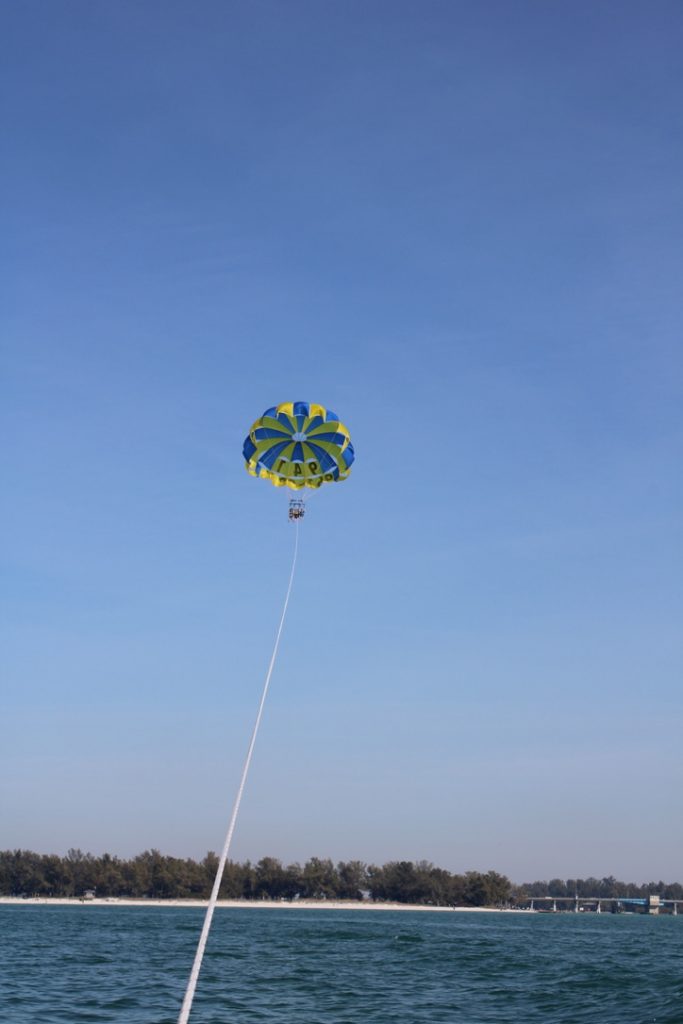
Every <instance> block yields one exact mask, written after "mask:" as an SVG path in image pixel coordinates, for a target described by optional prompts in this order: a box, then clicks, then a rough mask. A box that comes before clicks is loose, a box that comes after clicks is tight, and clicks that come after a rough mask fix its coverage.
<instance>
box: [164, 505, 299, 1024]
mask: <svg viewBox="0 0 683 1024" xmlns="http://www.w3.org/2000/svg"><path fill="white" fill-rule="evenodd" d="M295 526H296V531H295V533H296V536H295V539H294V556H293V558H292V568H291V571H290V573H289V583H288V585H287V594H286V596H285V603H284V605H283V607H282V615H281V616H280V624H279V626H278V628H277V635H276V637H275V645H274V647H273V653H272V655H271V658H270V664H269V665H268V672H267V673H266V679H265V682H264V684H263V692H262V694H261V703H260V704H259V708H258V713H257V715H256V721H255V722H254V728H253V730H252V734H251V740H250V741H249V748H248V750H247V756H246V758H245V759H244V766H243V768H242V776H241V778H240V784H239V789H238V790H237V796H236V798H235V804H234V806H233V809H232V815H231V817H230V824H229V825H228V832H227V835H226V837H225V843H224V844H223V851H222V853H221V856H220V860H219V862H218V868H217V870H216V878H215V880H214V883H213V889H212V890H211V896H210V898H209V905H208V906H207V908H206V915H205V917H204V925H203V927H202V932H201V935H200V936H199V942H198V944H197V952H196V953H195V957H194V963H193V964H192V970H191V971H190V977H189V980H188V983H187V989H186V991H185V998H184V999H183V1005H182V1007H181V1009H180V1015H179V1017H178V1024H187V1021H188V1020H189V1017H190V1011H191V1009H192V1000H193V999H194V993H195V989H196V988H197V979H198V978H199V972H200V970H201V966H202V960H203V958H204V950H205V948H206V941H207V939H208V937H209V930H210V928H211V920H212V918H213V912H214V910H215V909H216V902H217V900H218V892H219V889H220V887H221V881H222V880H223V871H224V870H225V864H226V861H227V859H228V852H229V850H230V843H231V842H232V834H233V832H234V831H235V822H236V821H237V815H238V814H239V809H240V803H241V802H242V793H243V792H244V787H245V784H246V781H247V775H248V774H249V766H250V764H251V756H252V754H253V752H254V746H255V745H256V737H257V735H258V730H259V726H260V724H261V717H262V715H263V708H264V706H265V703H266V697H267V696H268V687H269V686H270V677H271V676H272V674H273V668H274V667H275V659H276V658H277V652H278V647H279V646H280V637H281V636H282V627H283V626H284V624H285V616H286V615H287V606H288V604H289V595H290V594H291V592H292V584H293V583H294V570H295V569H296V558H297V554H298V551H299V523H298V522H296V523H295Z"/></svg>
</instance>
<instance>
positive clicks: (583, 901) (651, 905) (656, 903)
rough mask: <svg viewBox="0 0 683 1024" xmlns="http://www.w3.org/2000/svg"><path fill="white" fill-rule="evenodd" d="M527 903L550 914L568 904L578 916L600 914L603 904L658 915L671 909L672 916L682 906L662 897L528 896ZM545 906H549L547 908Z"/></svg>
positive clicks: (679, 901) (677, 901) (679, 902)
mask: <svg viewBox="0 0 683 1024" xmlns="http://www.w3.org/2000/svg"><path fill="white" fill-rule="evenodd" d="M524 902H525V903H528V905H529V909H530V910H538V909H539V908H538V907H537V906H536V904H537V903H544V904H546V907H544V908H543V909H544V911H546V912H548V913H552V912H553V911H557V910H558V906H557V905H558V903H569V904H573V907H572V908H571V909H573V911H574V913H576V914H578V913H579V911H581V910H590V911H591V912H593V913H598V914H600V913H602V908H603V905H604V904H606V903H607V904H611V906H612V907H614V909H617V908H618V907H619V906H620V905H622V904H626V905H627V906H638V907H645V908H646V913H648V914H658V913H659V911H660V910H661V909H663V908H664V907H671V908H672V910H671V912H672V913H673V914H678V906H679V904H681V905H683V900H667V899H664V897H663V896H656V895H653V896H528V897H527V899H526V900H525V901H524ZM547 904H551V905H550V906H547Z"/></svg>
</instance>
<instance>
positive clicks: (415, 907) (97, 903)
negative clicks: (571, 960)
mask: <svg viewBox="0 0 683 1024" xmlns="http://www.w3.org/2000/svg"><path fill="white" fill-rule="evenodd" d="M208 902H209V901H208V900H193V899H187V900H179V899H167V900H162V899H130V898H127V897H118V896H107V897H101V898H97V897H95V898H94V899H81V898H80V897H78V896H56V897H51V896H30V897H27V898H24V897H23V896H0V906H21V907H36V906H42V907H46V906H47V907H189V908H195V909H197V908H200V909H201V908H203V909H206V907H207V906H208ZM216 909H217V910H240V909H241V910H274V909H277V910H297V909H300V910H301V909H303V910H378V911H381V910H410V911H418V912H420V913H450V914H452V913H464V914H535V913H536V911H535V910H516V909H499V908H497V907H426V906H423V905H422V904H420V903H371V902H369V901H368V902H367V903H366V902H364V901H363V902H359V901H356V900H219V901H218V903H217V904H216Z"/></svg>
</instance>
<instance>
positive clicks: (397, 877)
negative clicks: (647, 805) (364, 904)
mask: <svg viewBox="0 0 683 1024" xmlns="http://www.w3.org/2000/svg"><path fill="white" fill-rule="evenodd" d="M217 866H218V858H217V857H216V854H215V853H207V855H206V856H205V857H204V858H203V860H200V861H195V860H192V859H189V858H186V859H183V858H179V857H168V856H165V855H163V854H161V853H160V852H159V851H158V850H146V851H145V852H144V853H140V854H138V855H137V856H136V857H133V858H131V859H129V860H125V859H122V858H119V857H115V856H112V855H111V854H108V853H105V854H102V855H101V856H99V857H96V856H93V855H92V854H90V853H83V852H82V851H81V850H73V849H72V850H69V852H68V853H67V855H66V856H65V857H60V856H58V855H57V854H40V853H34V852H32V851H30V850H5V851H0V894H1V895H4V896H53V897H60V896H61V897H65V896H71V897H80V896H82V895H83V894H84V893H85V892H87V891H88V890H91V891H94V892H95V893H96V895H97V896H98V897H117V896H118V897H131V898H137V899H141V898H142V899H144V898H150V899H208V897H209V894H210V892H211V887H212V885H213V880H214V877H215V874H216V868H217ZM651 893H658V894H659V895H660V896H663V897H664V898H666V899H682V900H683V886H681V885H679V884H678V883H673V884H665V883H664V882H656V883H655V882H650V883H647V884H646V885H635V884H633V883H624V882H618V881H617V880H616V879H614V878H611V877H610V878H603V879H595V878H588V879H568V880H566V881H563V880H561V879H551V881H550V882H529V883H525V884H524V885H519V886H517V885H513V884H512V882H511V881H510V880H509V879H508V878H506V876H505V875H500V874H498V872H496V871H487V872H480V871H467V872H465V873H464V874H452V873H451V872H449V871H446V870H445V869H444V868H439V867H435V865H434V864H431V863H430V862H428V861H417V862H413V861H389V862H388V863H386V864H383V865H382V866H378V865H375V864H365V863H364V862H363V861H358V860H351V861H339V862H338V863H337V864H335V863H333V862H332V860H330V859H321V858H319V857H311V858H310V860H308V861H306V863H305V864H304V865H303V866H301V865H300V864H289V865H283V864H282V862H281V861H279V860H278V859H277V858H276V857H263V858H262V859H261V860H259V861H258V863H256V864H252V863H251V862H250V861H246V862H245V863H243V864H240V863H237V862H236V861H228V863H227V864H226V867H225V873H224V875H223V881H222V884H221V889H220V897H221V898H222V899H237V900H294V899H314V900H324V899H331V900H361V899H368V900H372V901H374V902H396V903H411V904H421V905H423V906H465V907H467V906H469V907H486V906H488V907H502V906H513V905H514V904H515V903H518V902H521V901H523V900H525V899H528V898H529V897H540V896H575V895H578V896H579V897H582V896H602V897H603V898H608V897H610V896H624V897H626V896H632V897H642V896H647V895H649V894H651Z"/></svg>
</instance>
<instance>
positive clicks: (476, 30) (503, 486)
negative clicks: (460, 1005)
mask: <svg viewBox="0 0 683 1024" xmlns="http://www.w3.org/2000/svg"><path fill="white" fill-rule="evenodd" d="M2 22H3V24H2V30H1V31H0V37H1V39H2V43H1V44H0V45H1V47H2V65H3V67H4V72H3V82H2V87H1V90H0V91H1V93H2V97H3V100H2V102H3V107H4V114H3V120H4V125H5V127H4V129H3V136H4V147H3V148H4V156H3V167H2V181H1V185H2V197H3V205H4V223H5V226H4V228H3V232H2V236H3V237H2V242H1V245H2V268H1V271H2V274H1V276H2V335H3V366H4V369H3V383H2V388H3V396H2V419H3V434H4V436H5V438H6V441H5V444H4V446H3V447H4V454H3V456H2V460H3V464H2V480H3V491H4V504H3V512H2V516H3V522H2V537H3V542H4V543H3V547H4V570H5V584H4V594H5V597H6V607H5V611H4V615H3V618H4V634H5V637H4V654H3V663H4V664H3V683H2V721H3V726H2V742H1V744H0V847H3V848H4V847H15V846H17V847H24V848H33V849H36V850H39V851H42V852H49V851H55V852H65V851H66V849H67V848H68V847H70V846H78V847H81V848H82V849H87V850H91V851H92V852H94V853H100V852H103V851H104V850H108V851H110V852H112V853H117V854H119V855H123V856H128V855H131V854H134V853H136V852H139V851H141V850H143V849H145V848H149V847H152V846H154V847H157V848H159V849H161V850H162V851H164V852H167V853H172V854H175V855H179V856H195V857H196V856H203V854H204V853H205V851H206V850H207V849H217V848H220V844H221V842H222V838H223V835H224V831H225V827H226V823H227V818H228V815H229V810H230V806H231V804H232V800H233V795H234V791H235V788H236V783H237V777H238V772H239V767H240V764H241V761H242V758H243V755H244V750H245V747H246V742H247V739H248V734H249V731H250V728H251V723H252V720H253V716H254V713H255V710H256V704H257V701H258V695H259V692H260V686H261V682H262V679H263V675H264V672H265V669H266V666H267V662H268V657H269V654H270V646H271V644H272V640H273V634H274V630H275V626H276V624H277V617H278V614H279V608H280V604H281V601H282V598H283V596H284V589H285V585H286V579H287V571H288V564H289V559H290V547H291V542H292V531H291V528H290V526H289V524H288V523H287V521H286V513H285V509H286V501H285V499H284V497H283V495H282V494H281V493H279V492H277V491H275V490H274V489H273V488H271V487H269V486H268V485H267V484H265V483H263V482H261V481H255V480H253V479H251V478H250V477H249V476H248V475H247V474H246V473H245V472H244V469H243V465H242V460H241V443H242V439H243V437H244V434H245V432H246V430H247V428H248V427H249V425H250V423H251V422H252V420H253V419H254V418H255V417H256V416H258V415H260V414H261V413H262V412H263V410H264V409H265V408H267V407H268V406H270V405H272V404H274V403H277V402H280V401H287V400H308V401H315V402H321V403H323V404H325V405H327V406H329V407H331V408H332V409H335V410H336V411H337V412H338V413H339V414H340V415H341V416H342V418H343V420H344V421H345V423H346V424H347V425H348V427H349V428H350V430H351V433H352V437H353V441H354V444H355V447H356V452H357V461H356V466H355V468H354V472H353V474H352V477H351V479H350V480H349V481H348V482H346V483H344V484H341V485H339V486H336V487H335V486H330V487H328V488H326V489H324V490H323V491H322V492H320V493H319V494H317V495H315V496H314V497H313V498H312V500H311V502H310V505H309V512H308V515H307V519H306V521H305V523H304V526H303V529H302V548H301V555H300V566H299V575H298V579H297V581H296V587H295V591H294V595H293V598H292V605H291V617H290V619H289V621H288V623H287V628H286V635H285V638H284V640H283V645H282V648H281V656H280V661H279V664H278V666H277V669H276V673H275V676H274V680H273V689H272V692H271V700H270V703H269V705H268V708H267V713H266V718H265V720H264V724H263V728H262V732H261V735H260V739H259V744H258V747H257V750H256V758H255V762H254V768H253V774H252V777H251V779H250V782H249V786H248V789H247V792H246V795H245V801H244V805H243V813H242V817H241V819H240V822H239V825H238V831H237V834H236V839H235V843H234V847H233V854H234V856H235V857H236V858H238V859H245V858H246V857H250V858H252V859H257V858H259V857H261V856H263V855H266V854H270V855H274V856H278V857H280V858H282V859H283V860H285V861H291V860H294V859H299V860H305V859H306V858H308V857H309V856H311V855H317V856H331V857H332V858H334V859H346V858H351V857H354V858H361V859H364V860H367V861H375V862H382V861H385V860H388V859H398V858H406V859H420V858H425V859H429V860H433V861H434V862H436V863H438V864H440V865H442V866H444V867H447V868H449V869H450V870H465V869H469V868H480V869H487V868H489V867H493V868H496V869H497V870H500V871H503V872H505V873H507V874H508V875H510V876H511V877H512V878H513V879H515V880H517V881H522V880H525V879H531V878H535V877H552V876H555V875H559V876H561V877H570V876H571V877H573V876H575V875H588V874H595V875H598V876H600V875H603V874H608V873H610V872H613V873H614V874H616V875H617V876H620V877H624V878H629V879H635V880H644V879H649V878H655V879H658V878H660V877H663V878H665V879H674V878H677V879H679V880H681V879H682V878H683V863H682V861H681V855H680V851H681V848H682V847H683V824H682V823H683V815H682V814H681V798H680V793H681V783H682V778H681V748H682V746H683V744H682V743H681V729H682V726H683V715H682V706H683V698H682V696H681V680H682V679H683V672H682V671H681V670H682V667H683V658H682V656H681V612H682V607H681V606H682V604H683V601H682V596H683V595H682V587H681V579H682V578H683V573H682V570H683V565H682V564H681V563H682V561H683V560H682V558H681V552H682V549H683V545H682V543H681V542H682V537H681V471H680V469H681V447H682V446H681V436H682V433H683V431H682V429H681V428H682V419H683V417H682V415H681V408H682V406H681V390H682V389H681V368H682V363H683V359H682V357H681V320H682V317H681V290H680V284H681V278H682V269H683V268H682V266H681V238H682V237H683V234H682V229H683V216H682V206H683V203H682V199H683V184H682V183H683V159H682V157H683V142H682V140H683V131H682V125H681V95H682V94H683V65H682V64H681V50H682V47H683V12H682V10H681V7H680V4H678V3H675V2H667V0H662V2H660V3H658V4H656V5H652V6H648V5H645V4H642V3H633V2H631V3H629V2H627V3H617V2H616V0H615V2H606V3H601V4H594V3H589V2H579V3H569V2H566V3H555V4H548V3H544V2H529V0H527V2H520V3H514V4H512V3H507V2H484V3H479V4H475V3H466V2H457V0H456V2H445V0H444V2H434V0H428V2H422V3H419V4H418V3H416V2H411V3H406V2H396V0H391V2H389V0H381V2H376V0H375V2H372V0H371V2H369V3H367V2H363V3H360V2H355V0H350V2H343V3H342V2H318V0H316V2H312V0H311V2H307V0H293V2H292V3H286V4H284V3H278V2H271V0H249V2H246V0H245V2H234V3H225V2H217V0H216V2H213V0H201V2H199V3H197V4H192V5H190V4H188V3H184V2H183V3H180V2H164V3H161V2H150V0H143V2H132V0H118V2H116V3H104V2H94V3H93V2H90V0H88V2H86V0H59V2H55V3H50V4H45V3H40V2H36V0H24V2H22V3H20V4H6V5H5V6H4V10H3V15H2ZM7 439H9V443H7Z"/></svg>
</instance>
